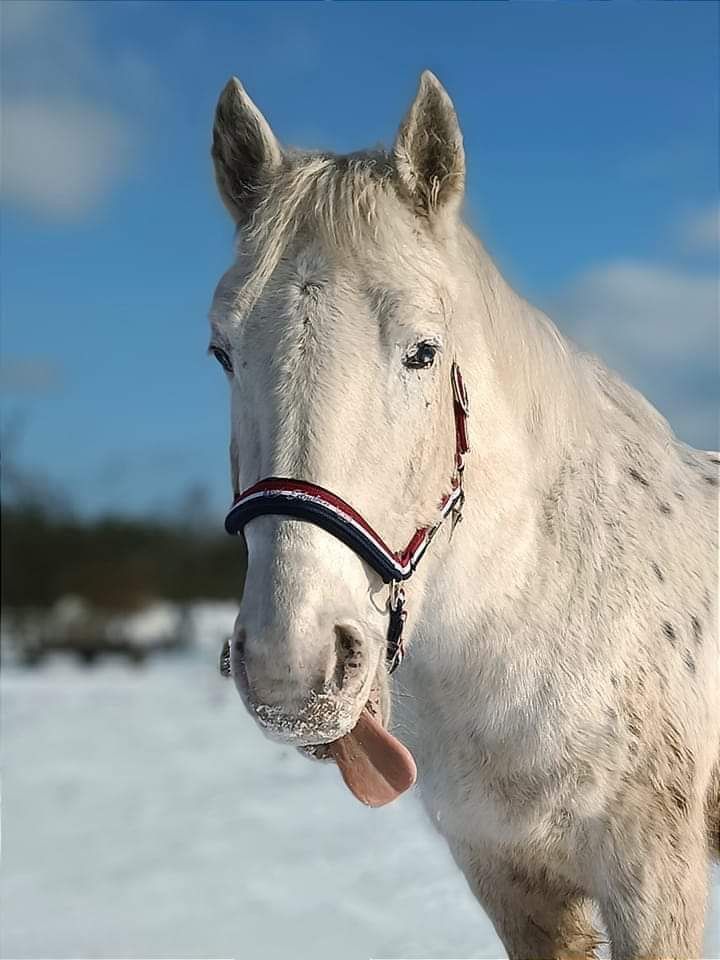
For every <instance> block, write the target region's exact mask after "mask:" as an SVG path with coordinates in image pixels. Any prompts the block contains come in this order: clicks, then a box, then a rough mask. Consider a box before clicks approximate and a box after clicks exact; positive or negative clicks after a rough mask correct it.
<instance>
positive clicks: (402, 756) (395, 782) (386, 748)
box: [328, 708, 417, 807]
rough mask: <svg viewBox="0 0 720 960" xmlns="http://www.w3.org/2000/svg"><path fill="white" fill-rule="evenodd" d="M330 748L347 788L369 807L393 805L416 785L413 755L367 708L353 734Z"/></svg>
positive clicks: (347, 735) (335, 742) (337, 741)
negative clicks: (402, 794)
mask: <svg viewBox="0 0 720 960" xmlns="http://www.w3.org/2000/svg"><path fill="white" fill-rule="evenodd" d="M328 748H329V750H330V754H331V756H332V757H333V759H334V760H335V762H336V763H337V765H338V767H340V773H341V774H342V778H343V780H344V781H345V783H346V785H347V787H348V788H349V789H350V790H351V791H352V792H353V793H354V794H355V796H356V797H357V798H358V800H360V802H361V803H365V804H367V806H368V807H382V806H383V805H384V804H386V803H391V802H392V801H393V800H396V799H397V798H398V797H399V796H400V794H401V793H404V792H405V791H406V790H407V789H409V788H410V787H411V786H412V785H413V784H414V783H415V778H416V777H417V768H416V767H415V761H414V760H413V757H412V754H411V753H410V751H409V750H408V749H407V747H405V746H403V744H402V743H400V741H399V740H397V739H396V738H395V737H393V735H392V734H391V733H388V731H387V730H386V729H385V728H384V727H383V726H382V724H380V723H379V722H378V721H377V720H376V719H375V717H373V716H372V714H371V713H370V711H369V710H368V709H367V708H365V709H364V710H363V712H362V713H361V714H360V719H359V720H358V722H357V723H356V724H355V726H354V728H353V729H352V730H351V731H350V733H348V734H346V735H345V736H344V737H341V738H340V739H339V740H335V741H334V743H331V744H329V745H328Z"/></svg>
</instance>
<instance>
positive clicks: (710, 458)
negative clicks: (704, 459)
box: [708, 457, 720, 464]
mask: <svg viewBox="0 0 720 960" xmlns="http://www.w3.org/2000/svg"><path fill="white" fill-rule="evenodd" d="M708 460H709V461H710V463H719V464H720V460H719V459H718V458H717V457H708Z"/></svg>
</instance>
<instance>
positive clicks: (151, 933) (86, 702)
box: [1, 651, 720, 960]
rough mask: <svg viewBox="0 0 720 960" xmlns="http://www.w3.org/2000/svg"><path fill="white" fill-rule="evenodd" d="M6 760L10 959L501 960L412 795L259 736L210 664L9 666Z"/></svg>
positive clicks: (714, 950)
mask: <svg viewBox="0 0 720 960" xmlns="http://www.w3.org/2000/svg"><path fill="white" fill-rule="evenodd" d="M2 754H3V757H2V759H3V771H4V811H3V823H4V851H3V881H2V885H3V912H2V942H1V950H2V956H3V957H5V958H21V957H22V958H40V957H52V958H66V957H75V958H90V957H95V958H101V957H118V958H120V957H127V958H136V957H146V958H160V957H176V958H189V957H197V958H210V957H218V958H220V957H225V958H231V957H234V958H238V960H240V958H243V960H245V958H247V960H289V958H292V960H296V958H297V960H305V958H307V960H356V958H358V960H360V958H362V960H367V958H369V957H378V958H379V957H388V958H401V957H405V958H407V957H413V958H422V957H428V958H429V957H435V958H449V957H456V958H460V957H462V958H469V957H476V958H480V957H486V958H487V957H501V956H503V952H502V949H501V947H500V945H499V943H498V941H497V939H496V937H495V935H494V933H493V931H492V928H491V927H490V924H489V923H488V921H487V920H486V919H485V918H484V916H483V914H482V913H481V911H480V909H479V908H478V907H477V905H476V904H475V903H474V901H473V900H472V898H471V896H470V894H469V893H468V892H467V890H466V888H465V884H464V881H463V880H462V878H461V876H460V875H459V873H458V872H457V870H456V869H455V867H454V866H453V864H452V862H451V860H450V857H449V855H448V853H447V852H446V850H445V848H444V846H443V844H442V842H441V841H440V839H439V838H437V837H436V836H435V835H434V834H433V832H432V831H431V829H430V827H429V826H428V825H427V824H426V822H425V820H424V816H423V814H422V812H421V811H420V809H419V806H418V805H417V802H416V801H415V800H414V798H413V797H412V796H408V797H404V798H402V799H401V800H400V801H398V802H397V803H396V804H393V805H391V806H390V807H387V808H384V809H382V810H375V811H371V810H366V809H364V808H363V807H362V806H360V805H359V804H358V803H357V802H356V801H355V800H353V798H352V797H351V796H350V795H349V793H348V792H347V790H346V789H345V788H344V787H343V786H342V784H341V782H340V778H339V776H338V774H337V771H336V770H335V769H334V768H333V767H331V766H329V765H324V764H323V765H321V764H317V763H312V762H310V761H308V760H305V759H304V758H302V757H300V756H299V755H298V754H296V753H295V752H294V751H293V750H290V749H285V748H282V747H279V746H277V745H274V744H271V743H269V742H267V741H266V740H264V739H263V738H262V737H261V735H260V734H259V733H258V732H257V730H256V729H255V727H254V725H253V724H252V722H251V720H250V719H249V718H248V717H247V716H246V715H245V713H244V711H243V708H242V707H241V704H240V702H239V700H238V698H237V695H236V694H235V692H234V689H233V687H232V684H230V683H228V682H224V681H222V679H221V678H220V676H219V675H218V674H217V672H216V666H215V658H214V656H212V655H210V653H209V652H205V651H203V652H202V653H200V652H196V653H195V654H193V655H191V656H187V657H184V658H180V657H177V658H173V657H166V658H163V659H160V660H157V661H154V662H152V663H151V664H150V665H149V666H147V667H145V668H141V669H138V668H133V667H125V666H123V665H119V664H113V665H107V666H100V667H96V668H91V669H87V670H85V669H82V668H79V667H71V666H69V665H66V664H64V663H56V664H51V665H48V666H47V667H44V668H42V669H40V670H37V671H32V672H24V671H20V670H15V669H9V670H6V671H4V673H3V677H2ZM711 915H712V919H711V922H710V930H709V932H708V941H707V949H706V956H708V957H716V956H718V954H720V895H719V894H718V890H717V887H716V888H715V894H714V899H713V906H712V910H711Z"/></svg>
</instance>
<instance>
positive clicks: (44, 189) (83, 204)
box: [2, 99, 131, 217]
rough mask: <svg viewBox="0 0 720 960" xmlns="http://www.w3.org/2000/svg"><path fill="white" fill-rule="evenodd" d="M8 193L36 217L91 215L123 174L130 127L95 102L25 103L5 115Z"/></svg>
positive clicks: (15, 104)
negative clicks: (86, 213)
mask: <svg viewBox="0 0 720 960" xmlns="http://www.w3.org/2000/svg"><path fill="white" fill-rule="evenodd" d="M2 134H3V136H2V183H3V191H4V192H5V193H6V194H7V195H8V196H9V197H11V198H12V199H13V200H15V201H16V202H18V203H21V204H23V205H24V206H27V207H29V208H30V209H32V210H33V211H34V212H35V213H38V214H41V215H49V216H61V217H65V216H76V215H80V214H83V213H85V212H87V211H88V210H89V209H91V208H92V207H93V206H94V205H95V204H96V203H97V201H98V200H99V199H100V198H102V197H103V196H104V195H105V193H106V192H107V190H108V188H109V187H110V186H111V185H112V184H113V183H114V182H115V180H117V178H118V177H119V176H120V175H121V174H123V173H124V172H125V170H126V168H127V166H128V159H129V157H130V152H131V150H130V147H131V136H130V131H129V129H128V127H127V126H126V124H125V123H124V122H123V121H122V120H120V119H119V118H118V117H116V116H114V115H113V114H112V113H110V112H106V111H103V110H102V109H100V108H98V107H96V106H95V105H93V104H90V103H82V102H79V101H77V102H72V101H66V100H60V101H53V100H52V99H46V100H35V99H21V100H16V101H14V102H10V103H6V104H5V106H4V109H3V115H2Z"/></svg>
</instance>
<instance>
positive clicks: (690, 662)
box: [682, 650, 697, 676]
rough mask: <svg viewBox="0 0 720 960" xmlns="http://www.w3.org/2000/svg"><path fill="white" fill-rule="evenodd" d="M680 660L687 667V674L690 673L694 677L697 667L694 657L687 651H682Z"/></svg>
mask: <svg viewBox="0 0 720 960" xmlns="http://www.w3.org/2000/svg"><path fill="white" fill-rule="evenodd" d="M682 658H683V663H684V664H685V666H686V667H687V670H688V673H691V674H692V675H693V676H694V675H695V672H696V670H697V667H696V666H695V657H694V656H693V655H692V654H691V653H690V651H689V650H683V655H682Z"/></svg>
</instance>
